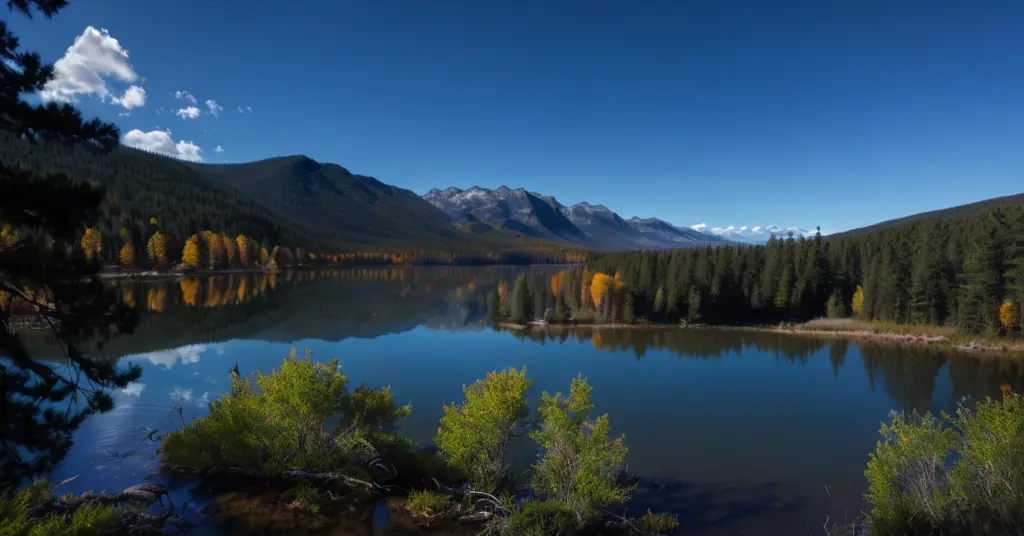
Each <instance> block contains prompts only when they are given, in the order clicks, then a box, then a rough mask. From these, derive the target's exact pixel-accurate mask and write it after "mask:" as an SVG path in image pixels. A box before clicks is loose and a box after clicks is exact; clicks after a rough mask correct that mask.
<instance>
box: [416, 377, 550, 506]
mask: <svg viewBox="0 0 1024 536" xmlns="http://www.w3.org/2000/svg"><path fill="white" fill-rule="evenodd" d="M532 385H533V382H531V381H529V380H527V379H526V368H525V367H524V368H523V369H522V370H518V371H517V370H516V369H514V368H509V369H508V370H506V371H502V372H488V373H487V378H486V379H484V380H477V381H476V382H475V383H473V385H470V386H463V388H462V392H463V393H464V394H465V397H466V400H465V402H463V403H462V404H461V405H458V406H457V405H455V404H454V403H453V404H451V405H447V406H445V408H444V416H443V417H441V425H440V427H439V428H438V430H437V437H436V438H435V443H436V444H437V447H438V448H439V449H440V451H441V454H442V456H443V457H444V459H445V461H446V462H447V463H448V464H449V466H450V467H451V468H452V469H454V470H455V471H457V472H459V473H460V474H462V475H464V476H465V477H467V478H468V479H469V482H470V484H471V485H472V486H473V487H474V488H475V489H478V490H483V491H488V492H493V491H495V490H496V489H497V488H498V486H499V484H500V483H501V481H502V480H503V478H504V476H505V447H506V446H507V444H508V440H509V438H511V437H512V432H513V431H514V430H515V427H516V424H517V423H519V422H520V421H522V420H523V419H525V418H526V417H527V415H528V409H527V405H526V392H527V391H528V390H529V389H530V387H531V386H532Z"/></svg>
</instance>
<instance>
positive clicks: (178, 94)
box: [174, 89, 196, 104]
mask: <svg viewBox="0 0 1024 536" xmlns="http://www.w3.org/2000/svg"><path fill="white" fill-rule="evenodd" d="M174 98H176V99H181V100H187V101H189V102H191V103H192V104H195V103H196V98H195V96H194V95H192V94H191V93H189V92H188V91H185V90H184V89H183V90H181V91H175V92H174Z"/></svg>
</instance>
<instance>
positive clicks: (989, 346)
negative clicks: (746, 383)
mask: <svg viewBox="0 0 1024 536" xmlns="http://www.w3.org/2000/svg"><path fill="white" fill-rule="evenodd" d="M498 327H499V328H502V329H508V330H513V331H525V330H533V329H537V330H544V331H567V330H568V331H572V330H582V329H589V330H621V329H626V330H629V329H655V330H669V329H678V330H687V329H707V330H714V329H718V330H732V331H748V332H755V333H777V334H781V335H792V336H799V337H811V338H818V339H847V340H855V341H870V342H875V343H883V344H899V345H905V346H932V347H940V348H943V349H949V350H956V351H961V352H969V353H972V354H978V355H992V354H1000V355H1016V356H1021V357H1024V341H1010V340H1007V341H1006V342H1005V343H993V342H987V341H983V340H964V341H959V340H955V339H953V338H951V337H949V336H946V335H925V334H917V333H898V332H893V331H874V330H871V329H868V328H866V327H859V328H854V327H851V328H850V329H815V328H801V327H799V325H797V326H793V327H780V326H770V325H761V326H758V325H749V326H738V325H714V324H693V325H687V326H684V325H680V324H617V323H613V324H517V323H513V322H499V323H498Z"/></svg>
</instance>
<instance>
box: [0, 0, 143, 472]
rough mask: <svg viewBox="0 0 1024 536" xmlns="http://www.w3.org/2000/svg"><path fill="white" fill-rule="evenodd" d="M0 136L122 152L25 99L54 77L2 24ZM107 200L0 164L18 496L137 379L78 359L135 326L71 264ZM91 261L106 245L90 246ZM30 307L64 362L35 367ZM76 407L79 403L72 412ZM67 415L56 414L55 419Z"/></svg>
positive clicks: (9, 398) (3, 452)
mask: <svg viewBox="0 0 1024 536" xmlns="http://www.w3.org/2000/svg"><path fill="white" fill-rule="evenodd" d="M65 5H67V2H66V1H64V0H12V1H9V2H8V7H9V8H10V9H11V10H12V11H17V12H19V13H20V14H21V15H25V16H28V17H31V16H32V14H33V13H34V12H35V13H38V14H42V15H43V16H44V17H47V18H49V17H52V16H53V15H55V14H56V13H57V12H58V11H59V10H60V9H61V8H63V7H64V6H65ZM0 56H2V57H3V61H0V79H2V80H3V88H4V90H3V91H2V92H0V131H3V133H4V134H6V135H13V136H15V137H18V138H22V139H25V140H28V142H30V143H35V144H41V145H48V144H54V145H57V144H78V145H83V146H88V147H91V148H94V149H96V150H100V151H102V150H110V149H112V148H114V147H116V145H117V143H118V136H119V133H118V131H117V128H116V127H114V126H113V125H110V124H107V123H102V122H100V121H98V120H91V121H84V120H83V119H82V116H81V114H80V113H79V112H78V111H77V110H75V109H74V107H72V106H71V105H69V104H55V103H49V104H34V103H32V102H30V101H29V100H26V99H24V98H23V97H24V96H27V95H32V94H35V93H37V92H39V91H40V90H42V89H43V87H44V86H45V85H46V83H47V82H49V81H50V80H51V79H52V78H53V73H54V71H53V67H52V66H50V65H45V64H43V63H42V61H41V60H40V58H39V55H38V54H34V53H30V52H25V51H22V50H20V44H19V42H18V39H17V37H15V36H14V35H13V34H12V33H11V32H10V31H9V29H8V26H7V21H6V19H3V20H0ZM103 196H104V192H103V191H102V190H101V189H98V188H95V187H93V186H89V185H85V184H79V183H76V182H75V181H74V180H72V179H71V178H68V177H67V176H64V175H45V176H40V175H35V174H33V173H31V172H29V171H25V170H21V169H15V168H13V167H9V166H8V163H7V162H3V163H0V222H3V223H4V224H5V228H6V225H9V226H10V228H7V232H6V233H5V238H4V240H2V241H0V294H2V295H6V296H9V297H8V298H7V299H4V300H0V353H2V354H4V355H5V357H6V362H5V364H3V365H0V423H2V424H0V487H5V488H6V487H8V486H14V487H17V484H18V483H19V482H21V481H23V480H24V479H26V478H29V477H32V476H35V475H39V474H42V473H45V472H47V471H48V470H50V469H51V468H52V467H53V466H54V465H55V464H57V463H58V462H60V460H61V459H62V458H63V457H64V455H65V454H66V453H67V451H68V449H69V448H70V446H71V436H72V433H73V432H74V431H75V429H77V428H78V426H79V425H81V423H82V422H83V421H84V420H85V419H86V418H87V417H88V416H89V415H91V414H94V413H97V412H103V411H107V410H109V409H111V408H112V407H113V400H112V399H111V398H110V396H109V395H107V394H106V393H105V392H104V389H108V388H123V387H125V386H126V385H127V384H128V383H129V382H131V381H133V380H135V379H137V378H138V377H139V374H140V373H141V371H140V369H139V368H137V367H134V366H130V367H128V369H127V370H118V369H117V368H116V366H115V365H114V364H113V363H111V362H109V361H107V360H101V359H92V358H91V357H90V356H87V355H85V354H84V353H83V352H82V350H81V348H79V346H78V343H79V341H80V340H81V339H82V338H84V337H87V336H90V335H94V336H98V335H106V334H108V333H110V332H111V331H112V327H111V326H112V325H114V326H116V331H118V332H120V333H125V332H130V331H131V329H132V326H133V325H134V317H133V316H132V315H133V311H134V310H133V309H129V308H127V307H123V306H121V305H119V300H118V299H117V296H116V293H115V292H114V291H113V290H112V289H109V288H107V287H105V286H104V285H103V284H102V282H101V281H100V280H99V278H98V277H97V270H98V266H97V265H96V264H95V263H88V262H84V261H83V259H82V258H81V257H77V256H76V255H74V254H69V252H71V251H73V249H74V245H75V242H76V241H78V240H79V238H80V237H81V236H82V234H83V232H84V231H85V229H86V228H88V227H90V226H91V224H93V223H94V222H95V221H96V218H97V216H98V214H99V207H100V204H101V202H102V200H103ZM89 245H90V247H91V250H92V252H93V254H94V255H95V254H98V253H99V250H100V248H101V247H102V243H101V242H98V243H95V242H93V241H92V240H90V244H89ZM25 307H27V308H29V309H31V310H33V311H34V314H35V316H36V318H38V319H41V320H42V321H43V322H45V323H46V324H47V325H49V326H50V329H51V331H52V332H53V335H54V337H55V338H56V339H57V341H59V343H60V345H61V346H62V347H63V349H64V353H65V358H66V359H65V361H64V362H63V363H58V362H57V361H52V362H51V361H43V360H37V359H34V357H33V356H32V355H30V354H29V351H28V348H27V347H26V346H25V345H24V344H22V340H21V338H20V337H19V335H18V330H17V329H15V327H14V325H13V324H12V322H11V321H12V319H13V318H14V315H15V313H14V312H13V311H14V310H16V309H18V308H25ZM72 397H75V398H76V400H77V401H76V403H75V404H69V403H68V401H69V399H71V398H72ZM54 405H60V406H61V407H62V408H63V407H66V408H67V409H62V410H61V411H53V410H52V409H51V408H52V407H53V406H54Z"/></svg>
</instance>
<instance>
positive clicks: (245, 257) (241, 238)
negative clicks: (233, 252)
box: [235, 234, 249, 266]
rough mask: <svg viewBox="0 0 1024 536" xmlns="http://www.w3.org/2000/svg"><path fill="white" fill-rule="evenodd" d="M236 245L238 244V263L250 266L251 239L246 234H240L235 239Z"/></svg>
mask: <svg viewBox="0 0 1024 536" xmlns="http://www.w3.org/2000/svg"><path fill="white" fill-rule="evenodd" d="M235 243H236V244H238V262H240V263H241V264H242V265H243V266H248V265H249V239H248V238H246V237H245V235H244V234H239V235H238V236H236V237H235Z"/></svg>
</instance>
